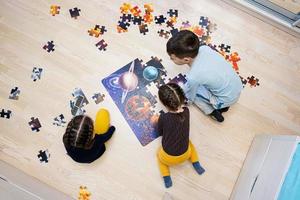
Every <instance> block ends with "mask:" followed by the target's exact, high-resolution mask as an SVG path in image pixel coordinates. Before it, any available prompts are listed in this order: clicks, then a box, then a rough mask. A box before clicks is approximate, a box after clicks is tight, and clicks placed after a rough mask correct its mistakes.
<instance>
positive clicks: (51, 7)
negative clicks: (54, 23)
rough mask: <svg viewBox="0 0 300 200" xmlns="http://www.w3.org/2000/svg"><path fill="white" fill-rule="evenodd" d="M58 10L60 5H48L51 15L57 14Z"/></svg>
mask: <svg viewBox="0 0 300 200" xmlns="http://www.w3.org/2000/svg"><path fill="white" fill-rule="evenodd" d="M59 10H60V6H57V5H52V6H50V14H51V15H52V16H55V15H57V14H59Z"/></svg>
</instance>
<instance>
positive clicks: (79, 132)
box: [63, 115, 94, 149]
mask: <svg viewBox="0 0 300 200" xmlns="http://www.w3.org/2000/svg"><path fill="white" fill-rule="evenodd" d="M63 143H64V145H65V147H66V148H70V147H77V148H82V149H91V148H92V146H93V144H94V123H93V120H92V119H91V118H90V117H88V116H86V115H78V116H75V117H73V119H72V120H71V121H70V122H69V123H68V126H67V128H66V132H65V134H64V136H63Z"/></svg>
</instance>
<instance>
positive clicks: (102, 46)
mask: <svg viewBox="0 0 300 200" xmlns="http://www.w3.org/2000/svg"><path fill="white" fill-rule="evenodd" d="M107 45H108V44H106V42H105V41H104V40H103V39H102V40H100V41H99V42H98V43H97V44H96V47H98V49H99V50H100V51H102V50H103V51H106V47H107Z"/></svg>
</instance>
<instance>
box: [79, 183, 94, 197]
mask: <svg viewBox="0 0 300 200" xmlns="http://www.w3.org/2000/svg"><path fill="white" fill-rule="evenodd" d="M90 197H91V193H90V192H89V191H88V190H87V187H86V186H80V187H79V197H78V200H90Z"/></svg>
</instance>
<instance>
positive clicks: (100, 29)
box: [88, 25, 107, 37]
mask: <svg viewBox="0 0 300 200" xmlns="http://www.w3.org/2000/svg"><path fill="white" fill-rule="evenodd" d="M104 32H107V30H106V29H105V26H101V27H100V25H95V27H94V28H91V29H90V30H88V33H89V35H90V36H94V37H99V35H103V34H104Z"/></svg>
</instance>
